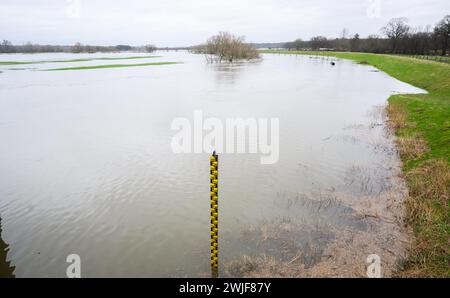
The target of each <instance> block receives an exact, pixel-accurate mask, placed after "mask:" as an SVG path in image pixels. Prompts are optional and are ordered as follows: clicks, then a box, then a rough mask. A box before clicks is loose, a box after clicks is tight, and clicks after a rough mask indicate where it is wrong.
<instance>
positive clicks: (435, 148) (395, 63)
mask: <svg viewBox="0 0 450 298" xmlns="http://www.w3.org/2000/svg"><path fill="white" fill-rule="evenodd" d="M261 52H262V53H272V54H298V55H315V54H319V55H325V56H332V57H337V58H342V59H350V60H353V61H355V62H357V63H360V64H370V65H372V66H374V67H376V68H378V69H380V70H382V71H384V72H386V73H387V74H389V75H391V76H393V77H395V78H397V79H398V80H400V81H403V82H406V83H409V84H411V85H414V86H416V87H419V88H422V89H425V90H427V91H428V94H399V95H393V96H391V97H390V98H389V100H388V102H389V105H388V113H389V116H390V118H399V119H402V120H400V122H401V123H398V125H396V134H397V136H398V139H399V140H400V141H402V140H408V139H409V140H411V139H414V138H419V139H420V140H424V143H425V144H426V146H427V147H428V148H427V150H426V152H425V153H424V154H418V155H417V156H414V154H413V155H408V154H402V153H403V152H402V150H404V151H405V152H414V150H415V149H416V148H404V149H402V148H401V146H399V150H400V154H401V157H402V161H403V172H404V174H405V177H406V182H407V184H408V187H409V190H410V197H409V199H408V200H407V202H406V207H407V215H406V219H407V221H408V222H409V223H410V224H411V226H412V227H413V228H414V232H415V236H416V244H415V248H414V250H413V252H412V253H411V255H410V258H409V259H408V260H407V261H406V262H405V264H403V266H402V268H400V269H401V270H400V273H399V275H400V276H439V277H450V269H449V268H450V267H449V261H450V254H449V249H448V237H449V235H450V225H449V218H450V217H449V208H448V205H449V198H450V170H449V166H450V65H449V64H445V63H440V62H434V61H426V60H421V59H415V58H411V57H404V56H394V55H378V54H366V53H337V52H336V53H335V52H326V53H323V52H322V53H320V52H304V51H284V50H281V51H278V50H267V51H261ZM389 111H391V112H389ZM402 111H403V112H402ZM401 113H404V114H405V116H404V117H398V116H399V115H400V114H401ZM400 116H401V115H400ZM406 144H407V146H414V145H417V144H414V142H408V143H406ZM408 144H409V145H408Z"/></svg>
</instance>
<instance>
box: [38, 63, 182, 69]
mask: <svg viewBox="0 0 450 298" xmlns="http://www.w3.org/2000/svg"><path fill="white" fill-rule="evenodd" d="M180 63H181V62H154V63H140V64H108V65H91V66H78V67H65V68H50V69H43V70H41V71H62V70H89V69H102V68H123V67H137V66H156V65H170V64H180Z"/></svg>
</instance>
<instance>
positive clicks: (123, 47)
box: [116, 45, 133, 51]
mask: <svg viewBox="0 0 450 298" xmlns="http://www.w3.org/2000/svg"><path fill="white" fill-rule="evenodd" d="M116 49H117V50H118V51H131V50H132V49H133V48H132V47H131V46H129V45H117V46H116Z"/></svg>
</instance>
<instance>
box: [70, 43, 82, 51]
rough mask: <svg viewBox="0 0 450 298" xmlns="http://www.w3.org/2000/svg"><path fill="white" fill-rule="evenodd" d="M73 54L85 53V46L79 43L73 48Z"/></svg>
mask: <svg viewBox="0 0 450 298" xmlns="http://www.w3.org/2000/svg"><path fill="white" fill-rule="evenodd" d="M72 52H73V53H81V52H83V45H82V44H81V43H79V42H77V43H76V44H75V45H74V46H73V47H72Z"/></svg>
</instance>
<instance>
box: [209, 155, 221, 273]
mask: <svg viewBox="0 0 450 298" xmlns="http://www.w3.org/2000/svg"><path fill="white" fill-rule="evenodd" d="M210 170H211V174H210V186H211V217H210V218H211V275H212V277H213V278H216V277H218V276H219V195H218V191H219V156H218V155H217V154H216V151H214V152H213V154H212V156H211V158H210Z"/></svg>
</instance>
